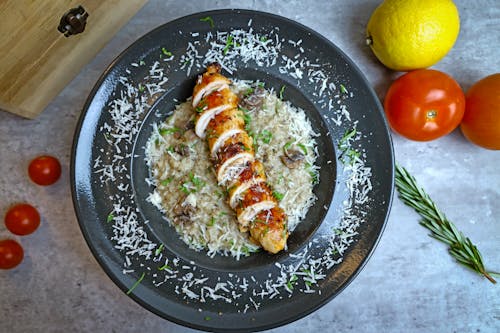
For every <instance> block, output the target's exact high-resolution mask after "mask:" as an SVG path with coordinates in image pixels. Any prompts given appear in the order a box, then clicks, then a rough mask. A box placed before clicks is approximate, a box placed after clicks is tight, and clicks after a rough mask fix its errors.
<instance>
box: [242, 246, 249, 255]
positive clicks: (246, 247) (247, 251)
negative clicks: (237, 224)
mask: <svg viewBox="0 0 500 333" xmlns="http://www.w3.org/2000/svg"><path fill="white" fill-rule="evenodd" d="M241 252H243V253H244V254H245V255H249V254H250V249H249V248H248V246H246V245H243V246H241Z"/></svg>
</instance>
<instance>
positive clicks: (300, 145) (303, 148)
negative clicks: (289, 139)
mask: <svg viewBox="0 0 500 333" xmlns="http://www.w3.org/2000/svg"><path fill="white" fill-rule="evenodd" d="M297 146H299V148H300V149H301V150H302V152H303V153H304V155H307V147H306V146H304V144H302V143H299V144H297Z"/></svg>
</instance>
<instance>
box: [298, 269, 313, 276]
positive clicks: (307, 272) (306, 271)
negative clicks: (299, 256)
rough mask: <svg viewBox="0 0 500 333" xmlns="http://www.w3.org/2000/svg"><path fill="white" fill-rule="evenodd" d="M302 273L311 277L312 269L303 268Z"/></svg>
mask: <svg viewBox="0 0 500 333" xmlns="http://www.w3.org/2000/svg"><path fill="white" fill-rule="evenodd" d="M300 271H301V272H302V273H305V274H307V275H311V270H310V269H306V268H302V269H301V270H300Z"/></svg>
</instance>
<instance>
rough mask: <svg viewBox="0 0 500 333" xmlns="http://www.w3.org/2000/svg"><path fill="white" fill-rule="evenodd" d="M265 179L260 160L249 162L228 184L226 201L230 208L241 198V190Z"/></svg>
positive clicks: (243, 190) (234, 206)
mask: <svg viewBox="0 0 500 333" xmlns="http://www.w3.org/2000/svg"><path fill="white" fill-rule="evenodd" d="M265 181H266V173H265V171H264V166H263V165H262V163H261V162H260V161H257V160H255V161H253V162H252V163H249V164H248V165H247V166H246V167H245V169H244V170H243V171H242V172H241V173H240V174H239V175H238V177H236V179H235V181H234V182H232V183H231V184H229V185H228V198H229V199H228V203H229V206H230V207H231V208H233V209H234V208H236V205H237V204H238V201H239V200H241V199H242V198H241V195H242V194H243V192H245V191H246V190H248V189H249V188H250V187H252V186H254V185H257V184H259V183H262V182H265Z"/></svg>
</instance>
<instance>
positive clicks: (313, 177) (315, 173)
mask: <svg viewBox="0 0 500 333" xmlns="http://www.w3.org/2000/svg"><path fill="white" fill-rule="evenodd" d="M305 166H306V169H307V171H308V172H309V175H310V176H311V183H312V184H313V185H316V184H318V183H319V175H318V171H317V170H315V169H314V168H313V167H312V165H311V164H310V163H306V164H305Z"/></svg>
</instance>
